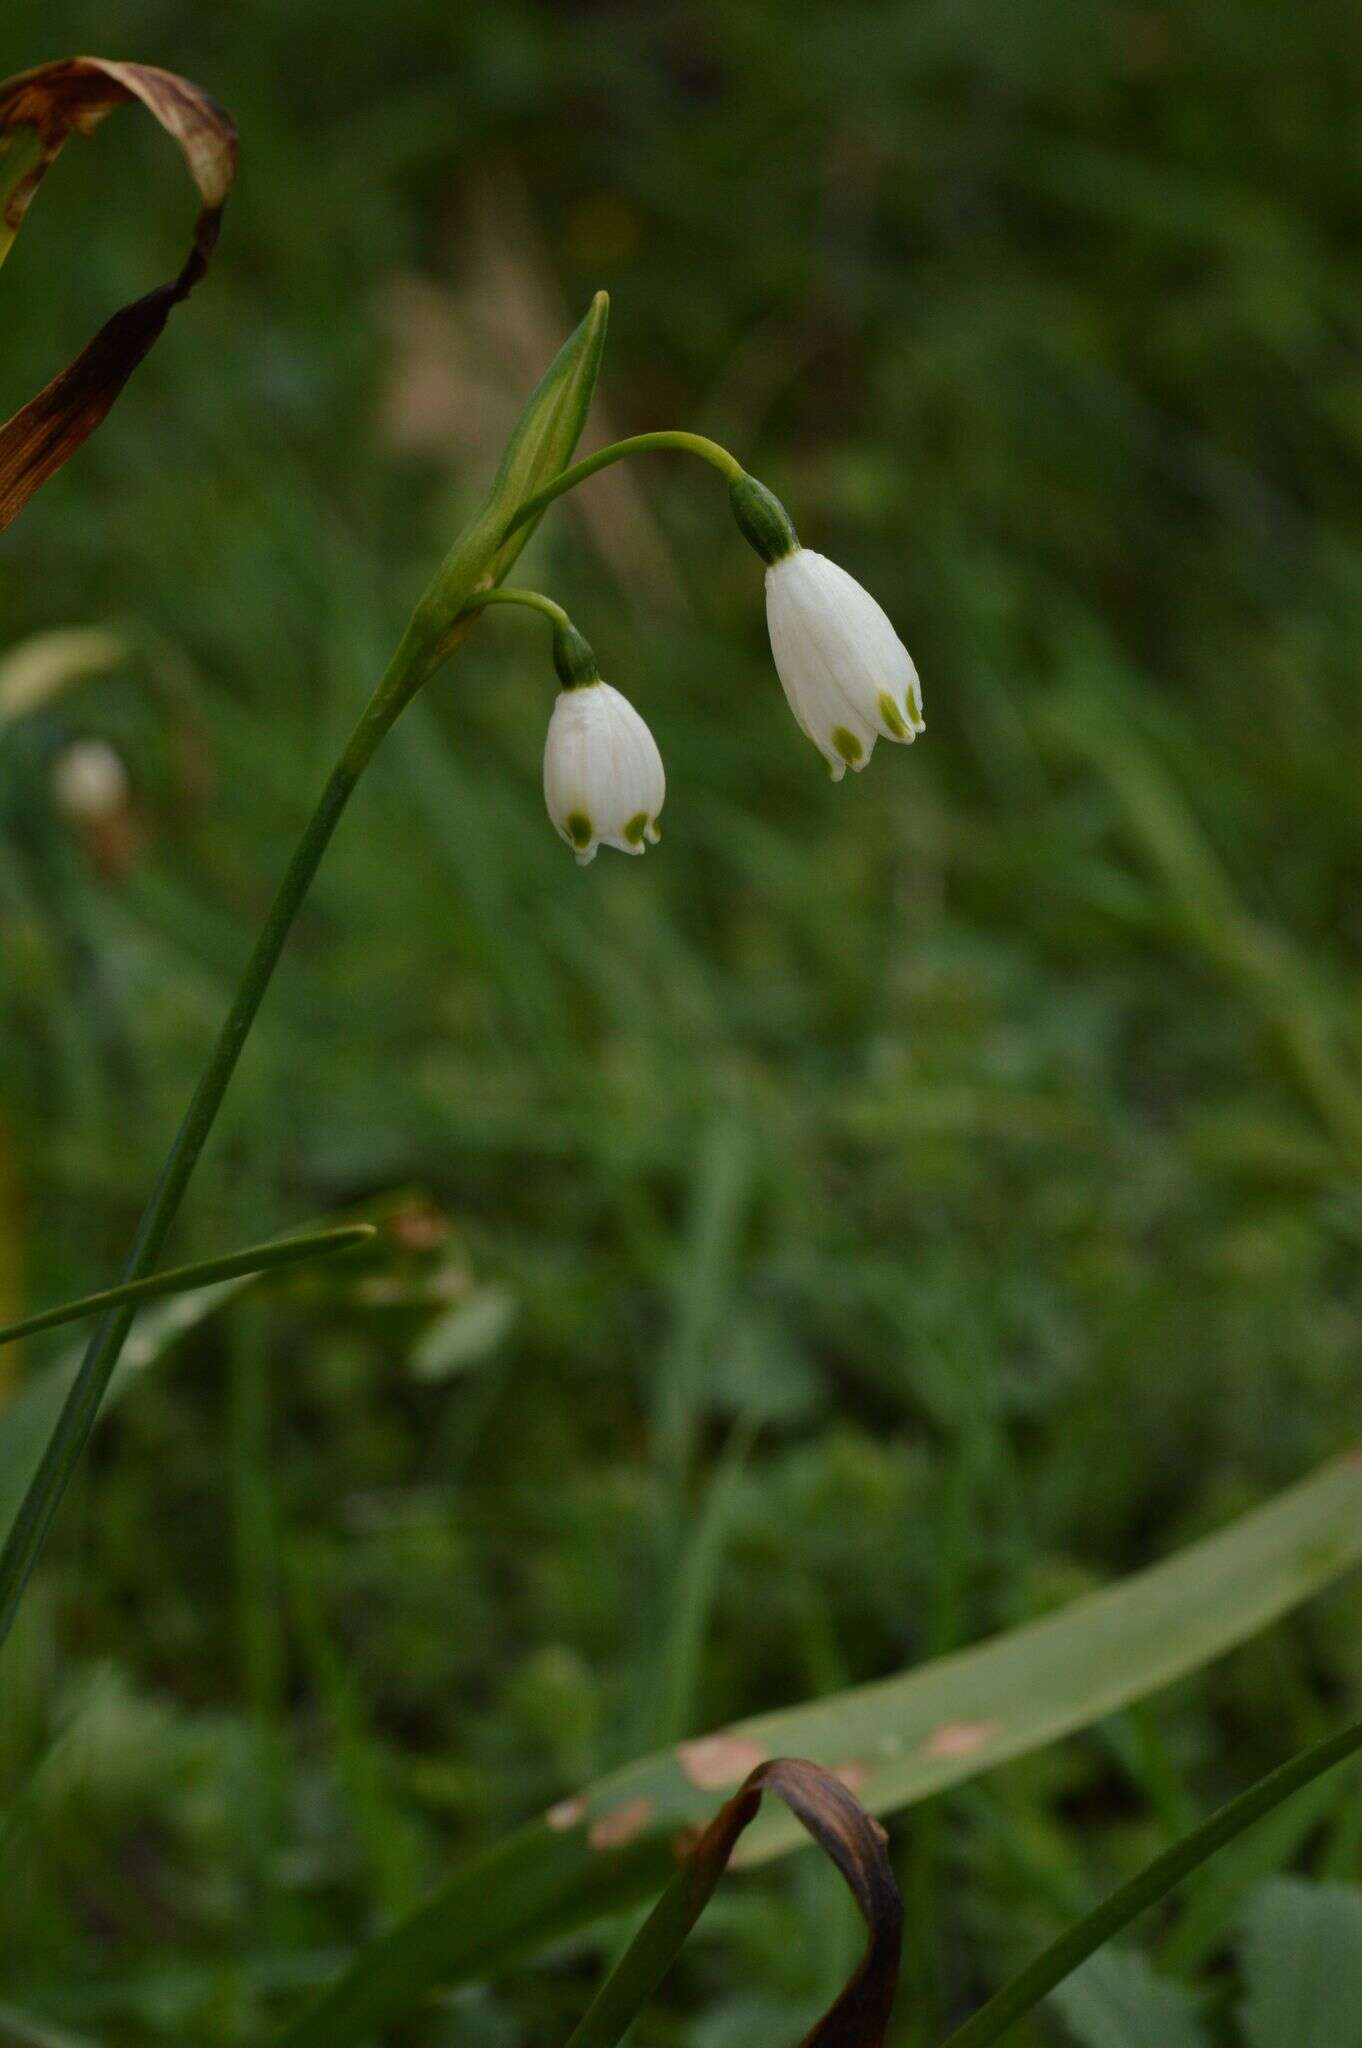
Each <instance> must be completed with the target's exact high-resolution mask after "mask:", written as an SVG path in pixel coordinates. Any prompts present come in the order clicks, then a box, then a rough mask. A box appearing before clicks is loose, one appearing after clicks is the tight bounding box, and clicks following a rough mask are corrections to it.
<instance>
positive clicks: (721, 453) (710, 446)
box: [504, 427, 744, 540]
mask: <svg viewBox="0 0 1362 2048" xmlns="http://www.w3.org/2000/svg"><path fill="white" fill-rule="evenodd" d="M666 448H671V449H679V450H680V451H681V453H682V454H685V455H698V456H699V457H700V459H701V460H702V461H703V462H708V463H711V464H712V465H713V467H714V468H715V469H717V470H718V471H719V472H720V474H721V475H723V476H725V477H727V479H728V481H729V483H731V484H732V483H736V482H737V480H738V478H739V477H740V476H742V475H743V474H744V470H743V466H742V464H741V463H740V462H739V461H738V459H737V457H736V456H733V455H730V454H729V452H728V450H727V448H721V447H720V445H719V443H718V442H717V441H711V440H709V439H708V437H707V436H706V435H704V434H687V433H683V432H682V431H681V430H680V428H672V427H667V428H663V429H662V430H661V431H660V432H658V433H655V434H631V435H630V436H629V438H628V440H627V441H612V442H611V443H610V446H609V447H608V448H598V449H597V451H596V453H595V454H594V455H588V456H586V457H585V459H584V460H583V461H581V462H574V463H573V465H572V467H571V469H565V470H563V472H562V473H561V475H559V476H556V477H555V478H554V479H553V482H552V483H551V484H546V485H545V486H544V488H543V490H542V491H537V492H536V493H535V495H534V496H533V497H532V498H527V499H526V501H525V503H524V504H523V505H522V506H521V507H520V508H519V510H518V511H517V513H516V515H515V517H514V518H513V519H512V520H511V522H510V524H509V525H508V526H507V528H506V532H505V535H504V538H505V539H508V540H509V538H510V536H511V535H512V534H513V533H516V532H518V531H519V529H520V528H521V527H522V526H523V525H524V524H525V522H526V520H529V519H534V518H537V517H538V515H539V513H541V512H542V511H543V509H544V507H545V506H546V505H551V504H552V503H553V501H554V499H555V498H561V497H562V495H563V493H564V491H571V490H575V489H576V487H577V485H578V484H580V483H584V482H585V481H586V479H587V477H589V476H595V474H596V472H597V470H598V469H609V467H610V465H611V463H612V462H623V460H624V458H625V457H626V456H627V455H650V454H652V453H654V452H655V451H656V450H658V449H666Z"/></svg>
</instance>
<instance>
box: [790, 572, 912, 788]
mask: <svg viewBox="0 0 1362 2048" xmlns="http://www.w3.org/2000/svg"><path fill="white" fill-rule="evenodd" d="M766 623H767V625H768V626H769V628H770V632H771V652H772V654H773V655H774V656H775V663H776V672H777V674H778V675H779V677H780V680H781V685H782V687H783V688H784V691H785V695H786V697H787V698H788V699H789V704H790V709H791V711H793V713H794V715H795V718H796V720H797V722H798V724H799V727H800V729H801V731H803V732H804V733H806V734H807V735H808V737H809V738H810V739H811V740H812V741H813V743H814V745H815V746H816V747H817V749H818V751H819V753H820V754H821V755H822V756H823V759H824V760H825V761H826V762H827V764H828V767H829V768H830V770H831V771H832V779H833V781H834V782H840V781H841V779H842V777H843V776H844V775H845V774H846V771H847V769H848V768H858V769H859V768H864V766H865V764H866V762H867V761H868V760H869V759H870V756H871V754H872V752H873V751H874V746H875V741H876V740H877V739H878V738H880V737H881V736H883V737H884V738H885V739H887V740H900V741H903V742H905V743H907V742H909V741H911V740H913V739H915V738H916V737H917V735H918V733H920V732H925V731H926V721H925V720H924V719H923V716H922V686H921V684H920V683H919V681H918V674H917V670H916V669H915V668H914V666H913V662H912V657H911V656H910V655H909V652H908V650H907V648H906V647H905V646H904V644H903V642H902V641H901V640H900V639H899V636H898V634H897V633H896V632H895V631H894V628H893V627H892V626H891V625H890V623H889V620H888V619H887V618H886V616H885V614H884V612H883V611H881V609H880V607H879V605H877V604H876V602H875V600H874V598H873V597H871V595H870V593H869V591H866V590H862V588H861V586H860V584H859V583H857V581H856V580H855V578H854V577H852V576H848V575H847V572H846V570H845V569H839V568H838V566H837V564H836V563H835V562H830V561H829V560H828V559H827V557H826V555H817V554H815V553H814V552H813V551H812V549H810V548H802V547H799V546H797V545H796V546H795V547H794V548H793V549H792V550H791V551H790V552H789V553H788V554H783V555H781V556H780V557H779V559H777V560H775V561H772V562H770V564H769V566H768V568H767V571H766Z"/></svg>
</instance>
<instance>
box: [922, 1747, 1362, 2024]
mask: <svg viewBox="0 0 1362 2048" xmlns="http://www.w3.org/2000/svg"><path fill="white" fill-rule="evenodd" d="M1360 1749H1362V1721H1354V1722H1352V1723H1351V1724H1350V1725H1349V1726H1348V1727H1347V1728H1343V1729H1340V1731H1339V1732H1338V1734H1336V1735H1326V1736H1325V1737H1324V1739H1323V1740H1322V1741H1320V1742H1315V1743H1312V1744H1311V1745H1310V1747H1309V1748H1308V1749H1303V1750H1302V1751H1301V1752H1300V1754H1299V1756H1294V1757H1292V1758H1291V1760H1290V1761H1289V1762H1288V1763H1284V1764H1279V1765H1278V1767H1277V1769H1276V1770H1275V1771H1269V1773H1268V1775H1267V1776H1266V1777H1265V1778H1260V1779H1259V1780H1258V1783H1257V1784H1256V1785H1251V1786H1250V1787H1249V1789H1248V1791H1247V1792H1241V1793H1240V1794H1239V1797H1238V1798H1237V1799H1231V1800H1230V1802H1229V1803H1228V1805H1226V1806H1222V1807H1221V1808H1220V1809H1219V1811H1218V1812H1216V1813H1213V1814H1212V1815H1211V1817H1210V1819H1209V1820H1206V1821H1203V1822H1202V1824H1201V1826H1200V1827H1198V1828H1193V1830H1192V1832H1191V1833H1190V1834H1189V1835H1184V1836H1183V1838H1182V1840H1181V1841H1180V1842H1175V1843H1174V1844H1173V1846H1172V1848H1171V1849H1165V1851H1164V1852H1163V1854H1162V1855H1161V1856H1156V1857H1155V1858H1154V1861H1153V1862H1152V1863H1150V1864H1147V1865H1146V1867H1145V1868H1144V1869H1143V1870H1142V1871H1140V1873H1139V1875H1138V1876H1136V1877H1132V1878H1131V1880H1130V1882H1129V1883H1128V1884H1123V1885H1121V1886H1120V1887H1119V1888H1118V1889H1117V1890H1116V1891H1114V1892H1112V1894H1111V1896H1110V1897H1109V1898H1106V1899H1104V1900H1103V1901H1102V1903H1101V1905H1100V1906H1096V1907H1094V1909H1093V1911H1092V1912H1091V1913H1089V1914H1087V1915H1085V1917H1084V1918H1083V1919H1082V1920H1079V1921H1078V1922H1076V1924H1075V1925H1074V1926H1072V1927H1069V1928H1066V1930H1065V1931H1064V1933H1063V1934H1061V1935H1060V1936H1059V1939H1058V1940H1057V1941H1053V1942H1051V1944H1050V1946H1049V1947H1048V1948H1047V1949H1045V1950H1043V1951H1042V1953H1041V1954H1040V1955H1038V1956H1037V1957H1035V1959H1034V1960H1033V1961H1032V1962H1030V1963H1028V1964H1027V1966H1026V1968H1025V1969H1024V1970H1021V1971H1019V1972H1018V1974H1017V1975H1016V1976H1015V1977H1014V1978H1013V1979H1012V1981H1011V1983H1010V1984H1005V1985H1004V1986H1003V1987H1002V1989H1001V1990H1000V1991H996V1992H995V1993H994V1995H993V1997H992V1998H990V1999H989V2001H988V2003H987V2004H986V2005H981V2006H980V2008H979V2010H978V2011H977V2012H976V2013H973V2014H971V2016H970V2018H969V2019H967V2020H966V2021H965V2024H964V2025H963V2026H962V2027H957V2028H956V2030H955V2032H954V2033H953V2034H951V2035H949V2036H948V2037H947V2039H946V2040H945V2041H944V2042H943V2043H942V2044H941V2048H987V2044H988V2043H989V2042H991V2041H997V2040H999V2039H1001V2037H1002V2036H1003V2035H1004V2034H1005V2033H1006V2032H1007V2030H1008V2028H1009V2027H1011V2026H1012V2025H1014V2023H1015V2022H1016V2021H1017V2020H1019V2019H1023V2018H1024V2017H1025V2016H1026V2014H1027V2013H1029V2012H1030V2011H1031V2010H1032V2008H1033V2007H1035V2006H1037V2005H1039V2004H1040V2001H1041V2000H1042V1998H1044V1997H1046V1996H1047V1994H1048V1993H1049V1992H1051V1991H1053V1990H1054V1988H1055V1986H1056V1984H1062V1983H1063V1981H1064V1979H1065V1978H1066V1977H1067V1976H1069V1975H1070V1974H1071V1972H1073V1971H1074V1970H1076V1969H1077V1968H1078V1966H1079V1964H1080V1963H1082V1962H1085V1961H1086V1960H1087V1958H1088V1957H1089V1956H1090V1955H1092V1954H1093V1953H1094V1951H1095V1950H1097V1949H1099V1948H1101V1947H1102V1946H1103V1944H1104V1943H1105V1942H1108V1941H1110V1940H1111V1938H1112V1936H1113V1935H1114V1934H1119V1933H1120V1931H1121V1929H1122V1928H1123V1927H1126V1926H1128V1925H1129V1923H1130V1922H1131V1921H1132V1920H1134V1919H1135V1918H1136V1917H1137V1916H1138V1915H1139V1914H1140V1913H1143V1912H1144V1910H1145V1908H1146V1907H1147V1906H1153V1905H1156V1904H1157V1903H1158V1901H1159V1900H1160V1899H1161V1898H1163V1897H1164V1895H1165V1893H1167V1892H1170V1891H1171V1890H1172V1889H1173V1887H1174V1885H1176V1884H1180V1883H1181V1882H1182V1880H1183V1878H1184V1877H1187V1876H1189V1875H1190V1873H1191V1872H1192V1871H1194V1870H1196V1869H1197V1868H1198V1866H1199V1865H1201V1864H1202V1863H1205V1862H1206V1861H1207V1860H1208V1859H1209V1858H1210V1857H1212V1856H1214V1854H1215V1853H1216V1851H1217V1849H1223V1848H1224V1846H1225V1844H1226V1843H1227V1842H1232V1841H1233V1840H1234V1837H1235V1836H1236V1835H1238V1834H1242V1833H1243V1831H1244V1829H1245V1828H1247V1827H1251V1826H1252V1825H1253V1823H1254V1821H1256V1820H1261V1819H1262V1818H1263V1816H1264V1815H1265V1814H1268V1813H1271V1811H1272V1809H1273V1808H1274V1807H1275V1806H1280V1805H1281V1804H1282V1802H1283V1800H1285V1799H1289V1798H1290V1797H1291V1795H1292V1793H1293V1792H1299V1791H1300V1790H1301V1789H1302V1787H1303V1786H1305V1785H1308V1784H1310V1782H1311V1781H1312V1780H1313V1779H1315V1778H1318V1777H1319V1776H1321V1774H1322V1773H1323V1772H1325V1771H1329V1770H1332V1769H1333V1768H1334V1766H1335V1765H1336V1764H1341V1763H1342V1762H1344V1760H1345V1759H1346V1758H1347V1757H1350V1756H1353V1755H1355V1754H1356V1752H1357V1751H1358V1750H1360Z"/></svg>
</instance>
